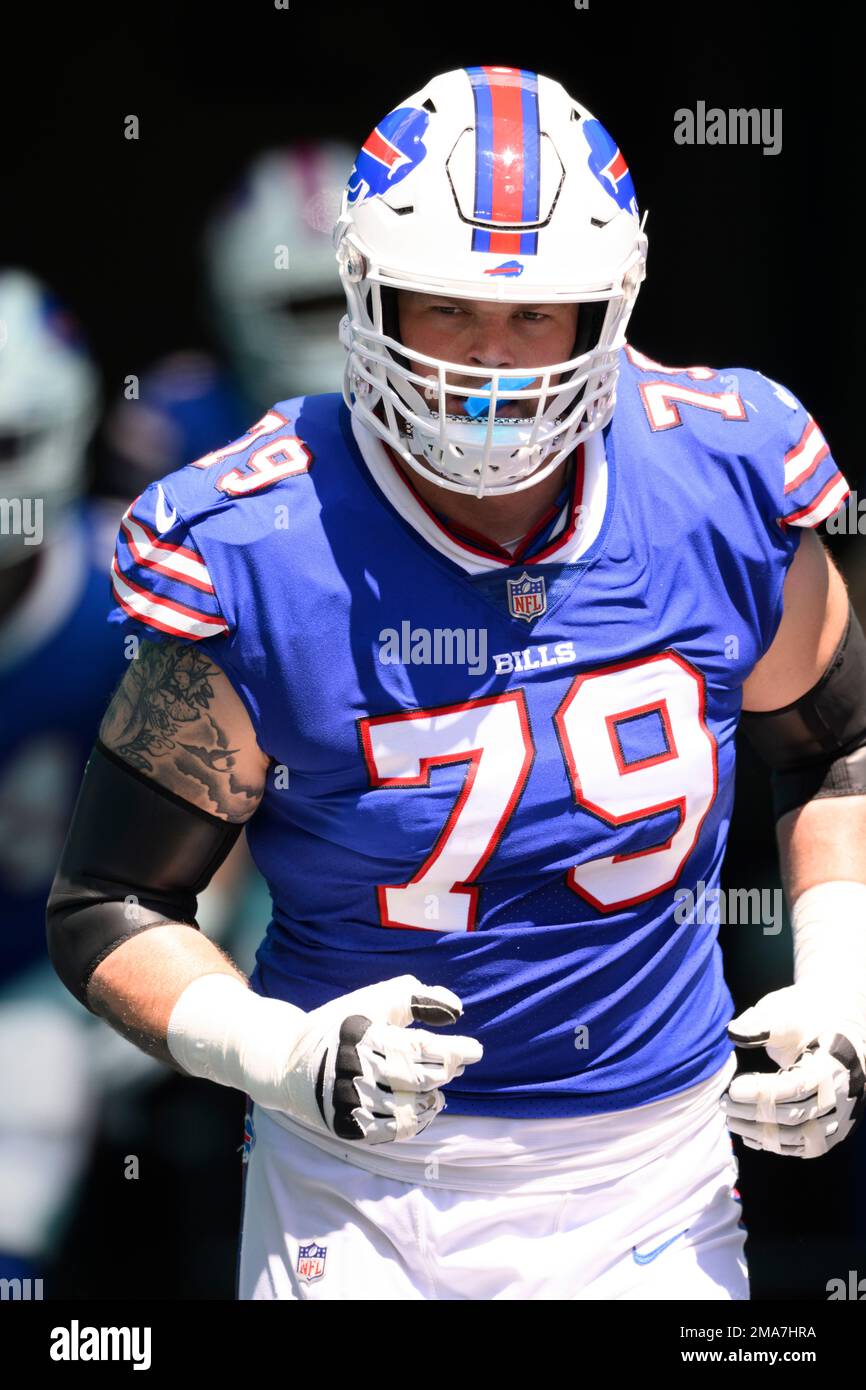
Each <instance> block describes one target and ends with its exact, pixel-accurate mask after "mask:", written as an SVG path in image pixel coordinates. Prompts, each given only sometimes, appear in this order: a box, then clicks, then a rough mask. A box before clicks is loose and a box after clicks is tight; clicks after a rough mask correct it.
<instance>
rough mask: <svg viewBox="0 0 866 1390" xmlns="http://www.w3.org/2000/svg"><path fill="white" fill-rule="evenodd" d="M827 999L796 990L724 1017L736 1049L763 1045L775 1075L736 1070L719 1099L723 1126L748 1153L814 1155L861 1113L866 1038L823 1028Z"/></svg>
mask: <svg viewBox="0 0 866 1390" xmlns="http://www.w3.org/2000/svg"><path fill="white" fill-rule="evenodd" d="M827 1022H828V1019H827V1001H826V999H824V998H821V997H818V996H814V995H811V994H810V993H809V992H808V991H807V990H806V989H805V988H804V987H803V986H802V985H789V986H788V987H787V988H786V989H779V990H775V991H773V993H771V994H766V995H764V997H763V999H760V1000H759V1001H758V1003H757V1004H755V1005H753V1007H752V1008H750V1009H746V1010H745V1011H744V1012H743V1013H742V1014H740V1015H739V1017H737V1018H734V1019H731V1022H730V1023H729V1024H728V1035H729V1037H730V1038H731V1041H732V1042H734V1043H736V1045H737V1046H738V1047H764V1048H766V1050H767V1053H768V1054H769V1056H770V1057H771V1058H772V1059H773V1061H774V1062H776V1063H777V1064H778V1065H779V1066H780V1067H781V1070H780V1071H777V1072H737V1074H736V1075H735V1076H734V1077H733V1079H732V1081H731V1084H730V1086H729V1087H728V1089H727V1091H726V1092H725V1094H724V1095H723V1096H722V1098H721V1100H720V1102H719V1103H720V1105H721V1107H722V1109H723V1110H724V1112H725V1115H726V1117H727V1124H728V1128H729V1129H730V1130H731V1132H732V1133H733V1134H739V1135H740V1136H741V1137H742V1139H743V1141H744V1142H745V1143H746V1144H747V1145H748V1146H749V1148H750V1149H764V1150H766V1151H767V1152H768V1153H776V1154H793V1155H794V1156H795V1157H797V1158H817V1157H819V1156H820V1155H821V1154H824V1153H827V1152H828V1150H830V1149H831V1148H833V1147H834V1145H836V1144H839V1143H841V1141H842V1140H843V1139H845V1138H846V1137H847V1136H848V1135H849V1134H850V1133H851V1132H852V1130H853V1129H855V1128H856V1126H857V1125H858V1124H859V1122H860V1120H861V1119H862V1116H863V1111H864V1106H866V1099H864V1089H866V1080H864V1071H866V1039H864V1038H863V1037H862V1036H861V1035H860V1034H859V1033H857V1034H856V1035H854V1029H850V1033H851V1034H852V1036H849V1034H848V1033H845V1032H841V1031H839V1030H838V1029H836V1028H834V1027H833V1026H832V1025H831V1026H829V1027H828V1026H825V1025H826V1024H827Z"/></svg>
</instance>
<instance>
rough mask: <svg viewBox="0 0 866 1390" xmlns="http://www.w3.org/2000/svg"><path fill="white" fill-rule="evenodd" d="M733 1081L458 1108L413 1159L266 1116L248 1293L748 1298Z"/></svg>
mask: <svg viewBox="0 0 866 1390" xmlns="http://www.w3.org/2000/svg"><path fill="white" fill-rule="evenodd" d="M734 1070H735V1059H734V1055H733V1054H732V1055H731V1057H730V1058H729V1059H728V1062H727V1063H726V1064H725V1066H724V1067H723V1068H722V1069H721V1070H720V1071H719V1072H717V1073H716V1074H715V1076H713V1077H711V1078H710V1079H709V1081H706V1082H702V1083H700V1084H699V1085H698V1086H697V1087H692V1088H690V1089H689V1090H688V1091H686V1092H681V1093H680V1094H679V1095H678V1096H673V1097H670V1098H668V1099H666V1100H664V1101H657V1102H654V1103H653V1104H651V1105H647V1106H639V1107H636V1108H634V1109H632V1110H627V1111H617V1112H615V1113H614V1114H608V1115H603V1116H589V1117H580V1118H578V1119H555V1120H543V1119H541V1120H531V1121H527V1120H513V1121H511V1120H503V1119H495V1120H493V1119H486V1118H485V1119H479V1118H477V1117H475V1116H461V1115H455V1116H449V1115H448V1114H447V1112H443V1113H442V1114H440V1115H439V1116H437V1118H436V1119H435V1120H434V1121H433V1123H432V1125H430V1126H429V1128H428V1129H427V1130H426V1131H425V1133H424V1134H422V1135H420V1136H417V1137H416V1139H413V1140H404V1141H400V1145H399V1150H398V1146H397V1145H394V1144H386V1145H377V1146H376V1147H375V1148H365V1149H364V1150H363V1152H361V1150H360V1149H359V1148H358V1146H352V1145H349V1144H341V1143H340V1141H337V1140H332V1139H329V1138H327V1137H326V1136H322V1137H321V1139H318V1138H317V1142H315V1143H311V1142H310V1141H309V1139H308V1138H306V1137H302V1135H301V1132H300V1126H296V1125H294V1123H293V1122H292V1121H289V1120H287V1119H286V1117H284V1116H282V1115H280V1116H278V1117H277V1116H276V1114H275V1112H273V1111H268V1110H262V1109H261V1108H260V1107H258V1106H253V1107H252V1110H251V1116H252V1127H251V1128H250V1127H249V1122H248V1139H249V1138H251V1137H252V1135H253V1134H254V1136H255V1139H254V1143H253V1145H252V1148H251V1151H250V1152H249V1153H248V1155H245V1157H248V1163H247V1167H246V1172H245V1188H244V1212H243V1222H242V1233H241V1247H240V1252H239V1259H238V1298H239V1299H241V1300H248V1299H307V1298H309V1299H346V1300H355V1299H371V1300H372V1299H473V1300H477V1299H484V1300H486V1299H492V1298H504V1299H531V1298H539V1299H605V1300H607V1299H715V1300H720V1301H721V1300H731V1299H738V1300H742V1299H748V1297H749V1286H748V1275H747V1269H746V1261H745V1258H744V1254H743V1247H744V1244H745V1240H746V1232H745V1228H744V1226H743V1224H742V1220H741V1215H742V1213H741V1207H740V1203H739V1197H738V1194H737V1193H736V1190H735V1183H736V1180H737V1161H736V1158H735V1156H734V1153H733V1147H732V1143H731V1137H730V1134H729V1132H728V1130H727V1127H726V1125H725V1120H724V1115H723V1114H722V1113H721V1112H720V1111H719V1109H718V1098H719V1096H720V1095H721V1094H722V1092H723V1091H724V1090H725V1088H726V1087H727V1085H728V1083H729V1081H730V1078H731V1076H732V1075H733V1072H734ZM446 1095H447V1090H446ZM289 1126H291V1128H289ZM527 1135H528V1136H529V1139H527ZM491 1144H492V1145H493V1147H491ZM247 1147H248V1148H249V1144H248V1146H247ZM329 1149H330V1150H331V1151H330V1152H329V1151H328V1150H329ZM386 1150H387V1151H389V1152H387V1153H386ZM400 1150H402V1151H403V1153H404V1154H411V1155H412V1158H413V1159H414V1161H413V1162H411V1163H410V1162H409V1160H408V1158H406V1157H401V1156H399V1151H400ZM413 1151H414V1152H413ZM494 1152H495V1153H496V1154H497V1155H502V1154H503V1153H506V1154H507V1157H506V1159H503V1158H502V1157H499V1160H498V1162H497V1161H493V1162H488V1160H489V1158H490V1156H491V1154H492V1153H494ZM347 1153H351V1161H348V1160H347V1158H346V1157H344V1156H343V1155H346V1154H347ZM538 1153H541V1154H542V1158H541V1159H540V1160H539V1162H538V1164H535V1162H534V1160H535V1155H536V1154H538ZM437 1155H438V1156H439V1158H441V1162H440V1161H439V1159H438V1158H437ZM479 1158H480V1159H481V1162H479V1161H478V1160H479ZM473 1159H474V1160H475V1161H474V1162H473ZM521 1159H528V1163H521ZM361 1162H363V1163H364V1164H366V1165H372V1166H373V1167H377V1166H378V1167H380V1168H383V1167H384V1168H385V1169H386V1170H387V1169H392V1170H393V1169H396V1170H397V1171H400V1172H402V1171H405V1170H408V1169H411V1171H406V1176H405V1177H402V1178H401V1177H395V1176H386V1175H385V1174H384V1173H383V1172H382V1171H379V1172H376V1171H369V1167H366V1166H365V1167H362V1166H359V1163H361ZM504 1184H507V1185H508V1186H507V1187H504ZM487 1185H489V1187H490V1189H492V1190H484V1188H485V1186H487ZM551 1189H552V1190H551ZM556 1189H559V1190H556Z"/></svg>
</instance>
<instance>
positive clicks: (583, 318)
mask: <svg viewBox="0 0 866 1390" xmlns="http://www.w3.org/2000/svg"><path fill="white" fill-rule="evenodd" d="M472 72H483V73H484V74H492V75H493V76H492V77H490V79H489V80H490V82H491V85H493V86H495V85H497V84H498V85H500V86H503V87H505V88H506V89H507V88H509V87H510V88H512V89H513V88H515V87H517V88H521V89H523V90H524V91H525V89H526V85H527V81H528V80H529V79H532V82H534V83H535V84H536V87H537V92H538V100H539V103H540V105H542V106H543V110H544V124H545V134H544V140H545V141H547V143H548V145H549V146H550V151H549V152H548V158H547V165H546V166H545V164H544V161H543V160H540V161H537V162H536V165H535V167H534V177H535V181H536V184H540V193H539V195H538V198H537V203H538V206H537V207H536V209H535V211H536V212H538V210H539V208H540V209H542V210H543V209H544V208H545V207H547V208H548V211H547V215H546V220H544V221H537V222H535V223H533V224H529V223H524V224H522V225H521V226H519V227H515V226H513V225H512V226H509V227H508V228H507V229H506V228H505V227H501V226H500V227H497V224H495V223H494V222H492V221H490V219H489V218H488V219H487V220H486V221H485V222H484V223H483V224H482V223H481V222H480V221H477V222H473V223H470V222H469V219H468V218H467V216H466V213H467V208H469V210H470V211H471V210H472V209H471V208H470V207H469V204H470V203H471V199H472V197H473V196H476V211H477V210H478V209H477V195H473V188H474V187H475V183H477V178H475V176H474V174H473V160H472V158H471V157H470V156H471V154H472V150H471V149H470V145H473V144H474V145H475V146H476V147H477V150H476V154H475V156H474V158H475V160H476V162H477V163H479V164H481V165H483V164H484V161H485V160H487V161H488V162H489V159H493V160H494V162H495V160H496V158H497V157H498V155H497V148H496V147H497V145H499V146H501V145H502V141H503V138H510V139H511V140H512V145H514V146H515V147H516V146H517V143H518V142H517V140H516V139H515V138H513V136H514V132H513V131H512V132H511V134H510V135H509V128H508V127H507V126H506V128H505V136H503V133H502V131H501V130H500V131H499V132H498V134H497V133H496V132H495V131H494V132H493V134H492V135H491V133H490V129H489V128H488V129H487V131H486V134H485V131H484V130H483V129H482V122H481V121H480V119H479V121H478V123H477V124H478V128H477V130H476V129H475V128H474V127H473V126H472V122H471V121H469V120H467V115H468V116H471V114H472V90H473V89H475V88H477V86H478V85H479V82H480V81H481V79H478V80H472V79H471V78H470V74H469V73H466V72H463V71H459V72H454V73H447V74H445V75H443V76H442V77H438V78H435V79H433V81H432V82H431V83H430V84H428V86H427V87H426V88H425V89H424V91H423V92H421V93H418V94H417V95H416V96H415V97H413V98H409V99H408V101H407V102H406V103H404V105H403V107H401V108H399V109H398V110H397V111H396V112H392V113H391V115H390V116H389V117H386V118H385V120H384V121H383V122H382V123H381V125H380V126H379V127H377V129H376V131H375V132H373V135H372V136H371V137H369V138H368V141H367V142H366V143H365V146H364V149H363V150H362V153H361V156H359V159H358V161H357V162H356V167H355V169H353V171H352V175H351V176H350V180H349V187H348V189H347V191H346V193H345V194H344V198H343V207H342V210H341V217H340V220H339V222H338V224H337V227H336V229H335V242H336V245H337V262H338V266H339V268H340V277H341V280H342V282H343V288H344V291H345V293H346V298H347V303H348V308H349V313H348V315H347V317H346V318H345V319H344V320H343V324H342V325H341V338H342V341H343V343H344V346H345V347H347V349H348V360H347V362H346V370H345V375H344V396H345V398H346V400H347V403H348V404H349V405H350V406H351V408H352V410H353V412H354V413H355V414H356V416H357V417H358V418H359V419H360V420H361V421H363V422H364V423H365V424H366V425H367V426H368V427H369V428H370V429H372V430H373V431H375V432H376V433H377V434H379V435H380V436H381V437H382V438H383V439H385V441H386V442H387V443H388V444H389V445H390V446H391V448H392V449H394V450H395V452H396V453H397V454H398V455H399V456H400V457H401V458H402V459H403V460H404V461H405V462H406V463H407V464H408V465H409V466H410V467H411V468H413V469H414V470H415V471H416V472H417V473H419V474H421V475H422V476H425V477H428V478H430V479H432V480H433V481H435V482H436V483H437V484H438V485H439V486H441V487H443V488H446V489H449V490H453V491H456V492H463V493H469V494H472V495H475V496H478V497H482V496H485V495H488V494H492V493H496V494H503V493H508V492H517V491H522V490H523V489H525V488H527V487H532V486H534V485H535V484H536V483H538V482H540V481H541V479H542V478H544V477H547V476H548V475H549V474H550V473H551V472H552V471H553V469H554V468H556V467H557V465H558V464H559V462H560V461H561V460H562V459H564V458H566V457H567V456H568V454H569V453H571V452H572V451H573V450H574V448H575V447H576V446H577V444H579V443H580V442H581V441H582V440H583V439H585V438H587V437H588V435H590V434H591V433H593V432H594V431H596V430H598V429H601V428H603V427H604V425H605V424H606V423H607V421H608V420H609V418H610V415H611V413H612V410H613V405H614V401H615V391H616V376H617V353H618V350H619V348H620V347H621V346H622V345H623V343H624V342H625V329H626V325H627V323H628V319H629V316H630V314H631V310H632V308H633V305H634V300H635V298H636V295H637V291H638V288H639V286H640V283H641V281H642V279H643V275H644V262H645V255H646V237H645V236H644V234H643V232H642V230H641V229H640V227H639V225H638V219H637V209H636V204H634V199H633V197H632V199H631V204H632V206H630V207H629V208H628V209H626V208H625V207H623V206H622V205H621V203H620V204H618V202H617V201H616V200H615V199H614V197H612V196H611V194H610V192H609V191H608V189H607V188H606V185H605V183H604V182H603V181H602V180H601V179H600V178H599V176H598V173H597V172H596V171H595V170H594V169H593V168H592V167H591V166H592V156H593V152H594V151H595V152H596V153H597V152H598V150H599V149H601V150H602V151H604V150H605V148H606V147H605V145H604V141H607V142H609V144H610V146H611V147H612V148H614V149H615V147H614V146H613V142H612V141H610V137H609V136H607V135H606V132H604V131H603V130H602V128H601V127H600V126H599V125H598V122H596V121H594V119H593V118H592V117H591V116H590V115H589V113H588V112H584V111H583V108H579V107H577V105H576V103H574V102H573V101H572V100H571V98H570V97H568V95H567V93H565V92H564V91H563V89H562V88H561V87H560V86H559V84H557V83H553V82H550V81H549V79H547V78H541V77H538V78H536V77H535V75H534V74H525V73H519V72H516V71H515V70H513V69H483V70H472ZM449 107H451V108H455V109H454V110H453V113H452V112H449ZM427 112H430V113H431V114H430V115H429V117H427ZM477 112H478V107H477V106H476V115H477ZM407 113H408V114H407ZM419 115H420V116H423V117H425V118H426V119H427V120H429V127H428V126H427V125H425V126H424V127H423V129H422V131H421V135H423V137H424V139H423V141H422V139H421V136H419V135H418V129H419V122H418V121H417V120H416V119H415V117H417V116H419ZM394 118H398V120H397V125H396V126H395V124H394ZM437 121H438V122H439V125H438V126H437V127H436V133H437V136H438V139H437V140H436V141H434V140H433V139H432V138H428V137H432V133H433V130H434V123H435V122H437ZM581 121H583V122H584V124H588V125H590V126H592V127H596V128H597V130H596V131H595V132H594V134H593V136H592V138H591V139H590V138H588V137H585V136H584V134H583V132H582V131H581V129H580V122H581ZM401 122H402V125H401ZM458 127H460V129H458ZM401 129H402V130H406V129H414V131H415V136H414V140H415V144H416V145H417V144H418V143H419V142H420V143H422V144H423V145H424V146H425V150H424V154H422V155H420V157H419V156H418V151H417V149H416V151H415V158H416V163H417V166H418V167H417V168H412V169H410V170H409V171H408V173H406V174H404V175H403V177H402V179H400V181H399V189H396V188H395V190H394V192H393V193H392V192H391V190H390V187H389V186H388V185H389V182H390V183H391V184H393V183H394V182H396V180H395V179H394V178H390V179H389V181H388V182H386V184H385V185H384V187H383V188H382V190H381V191H377V192H375V193H373V192H371V191H370V180H371V179H372V180H373V181H375V178H376V170H375V166H371V164H370V154H371V151H372V152H373V153H374V154H375V155H376V156H377V157H378V156H379V155H380V154H381V151H382V141H383V139H384V138H385V136H386V135H390V138H391V140H392V141H393V142H394V145H393V148H394V149H395V150H396V148H397V144H396V142H397V139H398V136H399V134H400V131H401ZM455 131H456V137H455ZM598 132H601V136H599V134H598ZM470 136H471V137H472V138H471V140H468V137H470ZM522 136H523V141H524V144H523V154H524V157H523V158H521V159H519V160H518V159H517V157H516V155H515V150H514V149H507V150H505V154H506V155H508V156H509V159H508V160H507V161H506V162H508V163H509V167H510V170H511V172H510V173H508V174H507V175H502V177H507V178H510V179H511V185H509V187H511V186H512V185H514V184H515V183H516V180H517V177H518V174H519V175H521V176H522V177H523V181H524V185H525V184H526V182H527V179H528V178H529V173H530V172H532V171H527V166H528V163H529V160H528V156H526V150H527V148H528V146H529V140H528V136H527V133H526V131H525V130H524V131H523V132H522ZM602 137H603V139H602ZM484 141H486V144H484V143H483V142H484ZM542 143H543V142H542ZM427 144H429V145H430V149H429V150H427V149H426V145H427ZM458 144H459V146H460V149H461V163H460V167H461V168H462V172H463V176H464V177H463V184H462V185H461V186H456V185H455V179H456V178H457V176H458V173H459V169H458V165H457V162H456V161H455V160H454V159H453V158H450V159H449V158H448V157H447V155H446V151H451V152H452V153H453V151H454V149H455V148H456V147H457V145H458ZM434 145H435V146H436V151H434V148H433V147H434ZM491 150H492V152H491ZM436 153H438V154H439V155H440V159H438V160H437V159H436V158H435V154H436ZM502 153H503V151H502V150H501V149H500V150H499V151H498V154H499V155H501V154H502ZM518 153H519V151H518ZM542 153H544V151H543V150H542ZM410 154H411V151H410ZM616 155H617V157H618V160H619V161H621V163H620V164H616V163H615V161H614V162H613V164H614V167H615V171H616V173H617V175H618V179H619V182H620V183H622V184H623V186H624V187H625V186H626V179H627V170H626V169H625V165H624V161H622V156H621V155H619V151H618V150H617V151H616ZM441 156H444V157H441ZM406 157H407V158H408V157H409V156H408V155H407V156H406ZM488 157H489V158H488ZM365 159H366V163H365ZM517 164H519V165H520V168H519V170H516V172H515V166H516V165H517ZM401 168H402V165H401V164H400V163H399V161H398V160H395V161H394V170H397V171H398V172H399V170H400V169H401ZM545 168H546V169H547V175H545ZM362 170H363V172H364V174H365V179H364V180H362V179H361V171H362ZM623 170H624V171H625V174H623ZM425 171H426V173H425ZM392 174H393V170H392ZM500 174H501V170H500ZM545 177H547V185H546V187H545V182H544V181H545ZM473 179H474V182H473ZM359 184H360V187H361V194H360V195H359V193H358V191H357V190H358V187H359ZM627 186H628V187H630V180H628V181H627ZM512 191H513V189H512ZM413 199H414V202H413ZM523 199H524V204H525V203H526V193H525V190H524V194H523ZM422 207H429V208H431V209H435V216H433V215H428V216H426V217H422V216H421V208H422ZM395 214H396V215H395ZM575 216H579V217H580V222H579V224H577V225H576V224H575V223H574V222H572V221H570V220H569V218H570V217H571V218H573V217H575ZM482 225H483V226H484V228H485V229H486V230H484V231H482V230H481V228H482ZM527 226H531V227H532V230H531V231H526V230H524V228H525V227H527ZM576 232H580V233H581V234H580V235H575V233H576ZM497 237H498V238H499V240H496V238H497ZM485 238H487V240H485ZM515 242H516V243H517V246H516V247H515V249H519V254H518V256H517V257H516V258H514V259H510V260H505V261H504V262H503V261H502V256H501V254H497V253H498V252H500V250H505V249H506V248H508V249H510V248H511V247H512V246H513V245H514V243H515ZM581 243H583V244H584V245H585V246H586V248H587V254H586V255H585V256H582V255H581ZM491 247H492V248H494V249H489V248H491ZM479 251H480V252H481V254H480V255H479ZM467 253H468V254H467ZM449 271H450V272H451V273H449ZM576 272H577V274H578V276H579V278H578V279H576V278H575V274H576ZM470 276H471V278H469V277H470ZM399 290H403V291H416V292H417V291H421V292H424V293H427V294H432V295H436V296H437V297H438V296H442V297H445V298H453V299H455V300H456V301H459V300H460V299H463V300H487V301H489V302H492V303H503V304H509V305H511V304H513V305H519V304H521V303H523V304H527V305H529V304H531V305H533V306H537V305H541V304H545V303H548V304H549V303H559V304H561V303H576V304H577V305H578V306H583V307H579V308H578V331H577V338H576V341H575V344H574V350H573V353H572V355H571V356H570V357H569V358H568V359H567V360H563V361H559V362H553V363H549V364H546V365H539V364H537V363H533V362H527V363H526V364H525V365H524V364H523V363H520V364H516V365H514V366H510V367H508V368H507V369H505V368H499V369H497V370H492V369H489V368H487V367H472V366H469V365H466V364H464V363H460V362H453V361H447V360H445V359H442V358H438V357H433V356H430V355H428V354H425V353H422V352H419V351H418V350H417V349H415V348H413V347H411V346H409V345H407V343H406V342H405V341H402V340H401V338H400V336H398V335H399V328H398V316H397V314H396V312H395V309H394V304H395V299H396V291H399ZM587 330H588V331H587ZM582 339H586V340H587V341H582ZM463 402H466V403H467V404H463ZM505 402H510V403H512V406H511V409H510V410H508V411H507V412H506V415H505V416H504V415H503V413H502V406H503V403H505ZM514 403H519V404H520V408H521V413H520V415H519V416H515V413H514V409H515V406H514ZM455 405H456V406H457V408H456V409H455ZM508 416H511V418H507V417H508Z"/></svg>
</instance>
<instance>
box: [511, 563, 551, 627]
mask: <svg viewBox="0 0 866 1390" xmlns="http://www.w3.org/2000/svg"><path fill="white" fill-rule="evenodd" d="M505 582H506V584H507V585H508V611H509V613H510V614H511V616H512V618H523V619H524V621H525V622H527V623H531V622H532V620H533V618H540V617H541V615H542V613H544V612H545V611H546V609H547V593H546V591H545V587H544V579H543V578H539V579H532V578H531V576H530V575H528V574H527V573H526V571H525V570H524V571H523V574H522V575H521V576H520V578H519V579H506V581H505Z"/></svg>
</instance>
